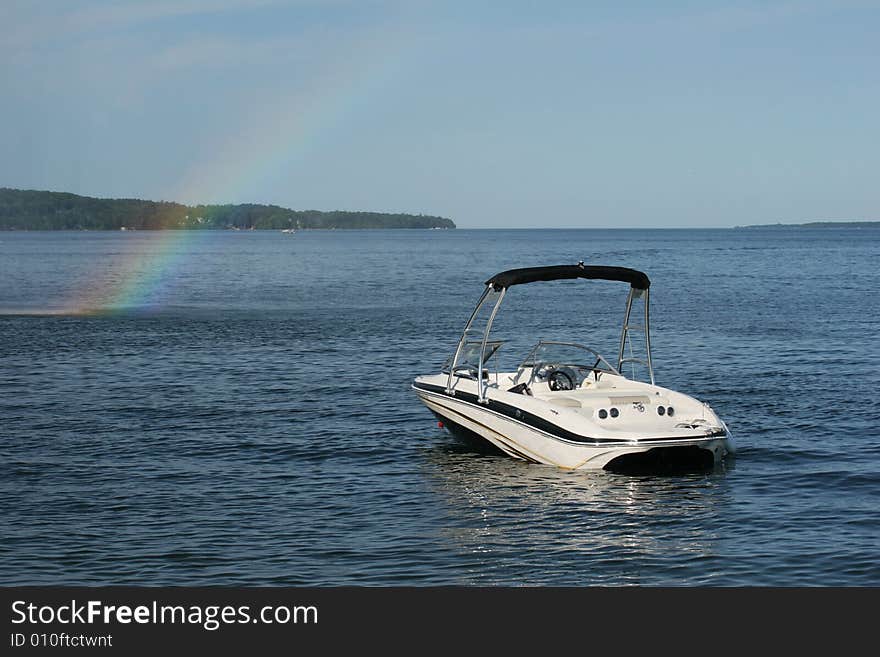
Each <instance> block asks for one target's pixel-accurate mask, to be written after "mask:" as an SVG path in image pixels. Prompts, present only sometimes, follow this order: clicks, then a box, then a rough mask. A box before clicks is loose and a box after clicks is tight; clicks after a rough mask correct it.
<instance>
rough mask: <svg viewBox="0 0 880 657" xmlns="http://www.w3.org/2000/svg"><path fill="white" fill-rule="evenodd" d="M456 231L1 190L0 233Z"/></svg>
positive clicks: (381, 220) (409, 218) (394, 221)
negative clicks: (87, 231)
mask: <svg viewBox="0 0 880 657" xmlns="http://www.w3.org/2000/svg"><path fill="white" fill-rule="evenodd" d="M291 228H293V229H297V230H302V229H337V228H338V229H352V228H361V229H363V228H455V223H454V222H453V221H452V220H451V219H446V218H444V217H434V216H430V215H421V214H419V215H413V214H386V213H382V212H343V211H335V212H320V211H318V210H291V209H289V208H282V207H279V206H277V205H258V204H253V203H244V204H239V205H192V206H190V205H182V204H180V203H172V202H169V201H143V200H140V199H108V198H92V197H89V196H79V195H77V194H69V193H66V192H44V191H37V190H26V189H10V188H7V187H0V230H161V229H196V230H204V229H214V230H218V229H230V230H235V229H238V230H253V229H256V230H285V229H291Z"/></svg>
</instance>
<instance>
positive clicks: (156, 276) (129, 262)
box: [62, 230, 213, 315]
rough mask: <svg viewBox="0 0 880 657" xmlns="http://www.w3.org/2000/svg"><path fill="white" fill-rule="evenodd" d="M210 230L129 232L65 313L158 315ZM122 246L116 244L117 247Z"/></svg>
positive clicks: (85, 282) (76, 291)
mask: <svg viewBox="0 0 880 657" xmlns="http://www.w3.org/2000/svg"><path fill="white" fill-rule="evenodd" d="M211 232H213V231H209V230H150V231H138V232H135V233H129V234H128V235H127V236H126V238H125V239H123V240H120V242H119V243H118V246H119V248H120V253H118V254H114V255H113V256H111V257H110V259H109V260H108V261H106V262H103V263H102V266H101V268H100V269H98V268H95V269H93V270H92V271H90V272H89V273H88V276H87V280H82V281H78V282H77V283H76V284H75V286H74V293H73V294H72V295H71V296H70V297H69V298H68V299H67V300H66V301H65V303H64V307H63V310H62V314H68V315H108V314H117V313H125V312H132V311H150V310H158V309H160V308H162V307H163V306H164V305H165V302H166V300H167V299H168V296H169V294H170V292H171V291H172V290H173V289H174V288H176V287H177V286H178V285H180V284H181V283H183V282H185V278H186V276H185V272H184V271H182V270H183V269H184V267H185V265H186V263H187V261H188V260H189V256H191V254H192V252H193V247H194V245H195V244H196V243H198V242H202V241H204V240H205V239H206V238H207V236H208V234H210V233H211ZM114 246H117V244H114Z"/></svg>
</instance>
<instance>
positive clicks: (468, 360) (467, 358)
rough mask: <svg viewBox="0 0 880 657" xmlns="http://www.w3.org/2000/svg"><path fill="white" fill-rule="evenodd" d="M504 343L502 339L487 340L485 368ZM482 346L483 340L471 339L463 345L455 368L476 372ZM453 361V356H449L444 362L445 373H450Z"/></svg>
mask: <svg viewBox="0 0 880 657" xmlns="http://www.w3.org/2000/svg"><path fill="white" fill-rule="evenodd" d="M502 344H503V342H502V341H501V340H489V341H488V342H486V355H485V356H484V357H483V368H484V369H487V366H486V364H487V363H488V362H489V359H490V358H491V357H492V356H493V355H494V354H495V352H496V351H498V349H499V348H500V347H501V345H502ZM482 347H483V341H482V340H469V341H468V342H465V343H464V345H462V347H461V354H460V355H459V357H458V365H457V366H456V368H455V369H456V371H462V370H471V371H473V372H476V371H477V369H478V367H479V363H480V349H482ZM451 362H452V356H450V357H449V358H447V359H446V362H444V363H443V369H442V371H443V373H444V374H449V365H450V363H451Z"/></svg>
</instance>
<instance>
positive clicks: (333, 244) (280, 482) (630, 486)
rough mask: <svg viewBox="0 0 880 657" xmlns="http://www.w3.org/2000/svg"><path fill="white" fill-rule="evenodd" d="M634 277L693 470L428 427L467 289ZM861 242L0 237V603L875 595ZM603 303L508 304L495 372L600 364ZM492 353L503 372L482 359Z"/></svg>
mask: <svg viewBox="0 0 880 657" xmlns="http://www.w3.org/2000/svg"><path fill="white" fill-rule="evenodd" d="M578 260H585V261H587V262H588V263H592V264H610V265H622V266H628V267H634V268H637V269H642V270H643V271H645V272H647V273H648V275H649V276H650V277H651V280H652V288H651V303H652V305H651V311H652V315H651V320H652V329H653V332H652V338H653V347H654V354H653V355H654V365H655V372H656V375H657V382H658V383H659V384H660V385H664V386H667V387H670V388H673V389H678V390H681V391H682V392H686V393H689V394H692V395H694V396H696V397H699V398H700V399H703V400H705V401H708V402H709V403H710V404H711V405H712V406H713V408H714V409H715V410H716V411H717V412H718V413H719V414H720V415H721V417H722V418H724V419H725V420H726V421H727V423H728V425H729V426H730V429H731V431H732V432H733V435H734V439H735V441H736V444H737V446H738V449H739V451H738V454H737V456H736V458H735V459H729V460H727V461H726V462H725V463H723V464H721V465H719V466H718V467H716V468H715V469H714V470H711V471H708V472H705V471H704V472H691V473H684V474H660V473H655V474H640V475H633V474H612V473H608V472H566V471H561V470H558V469H555V468H553V467H547V466H537V465H528V464H526V463H522V462H518V461H515V460H513V459H510V458H507V457H503V456H494V455H485V454H481V453H478V452H475V451H473V450H472V449H471V448H469V447H467V446H465V445H461V444H459V443H458V442H457V441H456V440H455V439H454V438H453V437H451V436H450V435H449V434H447V433H446V432H445V431H444V430H442V429H439V428H438V427H437V424H436V421H435V420H434V418H433V416H432V415H431V414H430V413H429V412H428V410H427V409H425V408H424V407H423V406H422V405H421V404H420V402H419V401H418V399H417V398H416V396H415V395H414V394H413V392H412V391H411V390H410V387H409V386H410V381H411V379H412V378H413V377H414V376H415V375H417V374H422V373H430V372H434V371H436V370H438V369H439V366H440V364H441V362H442V361H443V360H444V359H445V358H446V357H447V356H448V355H449V353H450V352H451V350H452V349H453V348H454V345H455V342H456V340H457V339H458V333H459V332H460V330H461V329H462V327H463V325H464V322H465V321H466V319H467V316H468V313H469V312H470V311H471V309H472V307H473V304H474V303H475V301H476V299H477V298H478V296H479V294H480V293H481V291H482V282H483V281H485V280H486V279H487V278H489V277H490V276H491V275H492V274H494V273H496V272H498V271H501V270H504V269H509V268H513V267H520V266H531V265H544V264H564V263H574V262H577V261H578ZM878 272H880V231H878V230H876V229H863V230H858V229H837V230H835V229H827V230H826V229H812V230H810V229H768V230H619V231H615V230H520V231H490V230H482V231H478V230H473V231H472V230H454V231H440V230H435V231H372V232H371V231H352V232H348V231H311V232H299V233H297V234H295V235H284V234H281V233H278V232H190V233H186V234H183V233H174V232H173V231H169V232H161V233H141V232H139V233H122V232H119V233H101V232H78V233H0V509H2V515H3V518H2V526H3V530H2V541H0V584H4V585H16V584H85V585H109V584H137V585H206V584H235V585H272V584H278V585H282V584H283V585H342V584H357V585H437V584H462V585H472V584H473V585H502V584H503V585H595V584H602V585H628V584H639V585H786V586H788V585H795V586H797V585H823V586H824V585H843V586H853V585H872V586H877V585H880V439H878V425H880V402H878V390H880V346H878V342H877V338H878V319H880V302H878V297H877V289H878V288H880V273H878ZM625 294H626V286H625V285H622V284H620V285H615V284H613V283H605V282H592V283H591V282H583V281H565V282H557V283H548V284H542V285H531V286H521V287H519V288H515V289H514V290H512V291H511V294H510V295H508V301H506V302H505V308H504V309H503V311H502V314H501V315H500V316H499V320H498V323H497V327H498V330H497V333H498V335H499V337H504V338H508V340H509V341H508V342H507V344H505V346H504V347H503V348H502V351H501V353H500V354H499V356H501V355H502V354H503V356H504V357H503V358H502V365H503V364H511V365H512V364H515V363H516V362H517V361H518V359H519V358H522V357H523V356H524V355H525V352H526V349H527V348H528V346H529V345H530V344H531V343H533V342H534V341H537V339H538V338H546V339H553V338H555V339H571V340H577V341H579V342H585V343H586V344H590V345H592V346H595V347H597V348H598V349H599V351H600V352H602V353H604V354H605V355H606V356H614V355H615V354H616V334H617V330H618V327H619V322H620V320H621V319H622V314H623V309H624V306H623V304H624V300H625ZM505 359H506V361H505Z"/></svg>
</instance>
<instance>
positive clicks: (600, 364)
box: [520, 341, 619, 374]
mask: <svg viewBox="0 0 880 657" xmlns="http://www.w3.org/2000/svg"><path fill="white" fill-rule="evenodd" d="M536 365H553V366H554V367H563V366H565V367H572V368H575V369H578V370H583V371H585V372H588V371H594V370H598V371H600V372H611V373H612V374H619V372H618V371H617V369H615V368H614V366H613V365H611V363H609V362H608V361H607V360H605V359H604V358H603V357H602V356H601V355H600V354H599V352H597V351H595V350H594V349H590V347H586V346H584V345H582V344H578V343H576V342H550V341H541V342H539V343H538V344H537V345H535V347H534V348H533V349H532V350H531V351H530V352H529V355H528V356H526V359H525V360H524V361H523V362H522V365H520V369H524V368H527V367H532V368H533V367H535V366H536Z"/></svg>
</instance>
